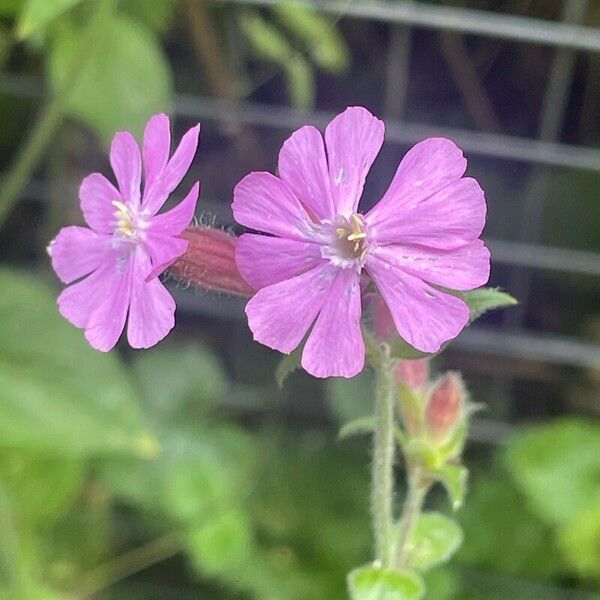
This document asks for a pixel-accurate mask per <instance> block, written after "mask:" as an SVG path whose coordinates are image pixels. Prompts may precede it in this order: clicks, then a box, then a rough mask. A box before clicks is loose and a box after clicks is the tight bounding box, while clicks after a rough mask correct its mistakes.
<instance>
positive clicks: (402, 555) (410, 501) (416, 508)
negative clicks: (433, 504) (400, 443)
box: [395, 465, 429, 569]
mask: <svg viewBox="0 0 600 600" xmlns="http://www.w3.org/2000/svg"><path fill="white" fill-rule="evenodd" d="M407 469H408V491H407V493H406V500H405V501H404V507H403V509H402V516H401V518H400V533H399V535H398V542H397V544H396V560H395V566H396V567H397V568H398V569H402V568H405V567H406V566H407V562H408V559H409V557H410V541H411V539H412V537H413V534H414V531H415V527H416V525H417V523H418V521H419V517H420V515H421V511H422V510H423V502H424V500H425V496H426V495H427V491H428V490H429V485H428V484H427V483H425V482H424V481H423V477H422V473H421V468H420V467H417V466H414V467H413V466H411V465H408V466H407Z"/></svg>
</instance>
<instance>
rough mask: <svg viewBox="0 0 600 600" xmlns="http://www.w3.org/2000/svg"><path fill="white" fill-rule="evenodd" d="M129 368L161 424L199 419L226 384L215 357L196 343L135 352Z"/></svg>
mask: <svg viewBox="0 0 600 600" xmlns="http://www.w3.org/2000/svg"><path fill="white" fill-rule="evenodd" d="M133 371H134V373H135V374H136V376H137V379H138V382H139V386H140V387H141V389H142V392H143V398H144V400H145V402H146V404H147V405H148V408H149V411H150V413H151V414H152V415H153V417H155V418H157V419H160V420H161V422H163V423H165V422H166V420H171V421H172V420H176V419H184V420H186V421H187V420H188V419H190V418H191V417H195V418H201V417H202V416H203V415H205V414H206V412H207V411H208V410H209V409H211V408H213V407H214V406H215V405H216V404H217V403H218V402H219V401H220V400H221V399H222V397H223V396H224V395H225V392H226V390H227V387H228V381H227V376H226V375H225V372H224V370H223V367H222V366H221V364H220V363H219V361H218V360H217V358H216V356H215V355H214V354H213V352H211V350H210V349H209V348H208V347H207V346H204V345H203V344H201V343H199V342H196V343H193V344H192V343H188V344H186V345H183V346H177V347H172V346H170V345H161V346H157V347H155V348H152V349H150V350H146V351H145V352H143V353H140V354H138V355H137V357H136V360H135V362H134V365H133Z"/></svg>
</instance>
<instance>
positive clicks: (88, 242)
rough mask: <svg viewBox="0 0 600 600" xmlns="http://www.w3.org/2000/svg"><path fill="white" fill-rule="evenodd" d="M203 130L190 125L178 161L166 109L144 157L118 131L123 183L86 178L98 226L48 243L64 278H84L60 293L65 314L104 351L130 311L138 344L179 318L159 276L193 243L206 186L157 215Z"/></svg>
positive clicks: (130, 335) (116, 155) (82, 191)
mask: <svg viewBox="0 0 600 600" xmlns="http://www.w3.org/2000/svg"><path fill="white" fill-rule="evenodd" d="M199 133H200V125H197V126H196V127H193V128H192V129H190V130H189V131H188V132H187V133H186V134H185V135H184V136H183V138H182V140H181V143H180V144H179V147H178V148H177V150H176V151H175V153H174V154H173V156H172V157H171V158H170V159H169V151H170V145H171V133H170V128H169V118H168V117H167V116H166V115H163V114H161V115H155V116H154V117H152V118H151V119H150V120H149V121H148V124H147V125H146V131H145V132H144V143H143V147H142V152H141V155H140V149H139V147H138V145H137V142H136V141H135V139H134V137H133V136H132V135H131V133H129V132H119V133H117V134H116V135H115V137H114V139H113V141H112V146H111V149H110V164H111V166H112V169H113V171H114V174H115V178H116V180H117V185H118V188H117V187H115V186H113V184H112V183H110V181H108V179H106V178H105V177H104V176H103V175H101V174H100V173H92V174H91V175H89V176H88V177H86V178H85V179H84V180H83V181H82V183H81V187H80V188H79V198H80V200H81V210H82V211H83V216H84V218H85V220H86V222H87V224H88V225H89V226H90V228H89V229H88V228H87V227H65V228H64V229H61V231H60V232H59V234H58V236H57V237H56V238H55V239H54V240H53V241H52V242H51V243H50V246H49V247H48V252H49V254H50V256H51V258H52V267H53V268H54V270H55V271H56V274H57V275H58V276H59V277H60V279H61V280H62V281H63V282H64V283H73V282H74V281H76V280H79V281H77V283H73V285H70V286H69V287H67V288H66V289H65V290H64V291H63V292H62V294H60V296H59V297H58V306H59V310H60V313H61V314H62V315H63V316H64V317H65V318H66V319H68V320H69V321H70V322H71V323H73V325H75V326H76V327H80V328H82V329H85V337H86V338H87V340H88V341H89V343H90V344H91V345H92V346H93V347H94V348H96V349H98V350H102V351H103V352H107V351H108V350H110V349H111V348H112V347H113V346H114V345H115V344H116V343H117V340H118V339H119V336H120V335H121V333H122V332H123V329H124V327H125V319H126V318H127V315H128V314H129V320H128V323H127V339H128V340H129V343H130V344H131V346H133V347H134V348H148V347H150V346H153V345H154V344H156V343H157V342H159V341H160V340H162V339H163V338H164V337H165V336H166V335H167V333H169V331H170V330H171V329H172V328H173V326H174V324H175V317H174V315H175V301H174V300H173V298H172V297H171V294H169V292H168V291H167V290H166V288H165V287H164V286H163V285H162V283H161V282H160V281H159V280H158V278H157V275H159V274H160V273H161V272H162V271H164V270H165V269H166V268H167V267H168V266H169V265H170V264H171V263H172V262H173V261H174V260H175V259H176V258H177V257H179V256H181V255H182V254H183V253H184V252H185V250H186V248H187V244H188V243H187V241H185V240H183V239H181V238H179V237H178V236H179V234H180V233H181V232H182V231H183V230H184V229H185V228H186V227H187V226H188V225H189V223H190V221H191V220H192V218H193V216H194V210H195V208H196V201H197V200H198V190H199V184H198V183H195V184H194V186H193V187H192V189H191V191H190V192H189V194H188V195H187V196H186V198H185V199H184V200H183V201H182V202H181V203H180V204H179V205H178V206H176V207H175V208H173V209H172V210H170V211H168V212H165V213H162V214H156V213H157V212H158V211H159V209H160V208H161V207H162V206H163V204H164V203H165V202H166V201H167V198H168V197H169V194H171V192H172V191H173V190H174V189H175V188H176V187H177V186H178V185H179V183H180V182H181V180H182V179H183V177H184V175H185V174H186V173H187V170H188V169H189V167H190V164H191V162H192V159H193V158H194V154H195V153H196V148H197V146H198V135H199ZM142 158H143V168H144V191H143V194H140V185H141V179H142Z"/></svg>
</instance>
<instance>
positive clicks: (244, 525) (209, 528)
mask: <svg viewBox="0 0 600 600" xmlns="http://www.w3.org/2000/svg"><path fill="white" fill-rule="evenodd" d="M186 537H187V548H188V552H189V553H190V556H191V558H192V561H193V563H194V564H195V565H196V566H197V567H198V568H199V569H200V570H202V571H203V572H204V573H206V574H208V575H212V576H214V575H223V574H225V575H226V576H227V578H228V579H233V580H235V579H236V574H235V573H236V571H237V570H239V569H240V567H242V566H243V565H244V563H245V562H246V561H247V560H248V559H249V558H250V556H251V549H252V535H251V528H250V523H249V520H248V514H247V512H244V511H242V510H239V509H238V510H228V511H224V512H222V513H219V514H217V515H213V516H208V518H205V519H203V520H202V521H201V522H199V523H198V524H197V525H196V526H192V528H191V530H190V531H189V533H188V534H187V536H186Z"/></svg>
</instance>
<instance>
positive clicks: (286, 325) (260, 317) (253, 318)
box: [246, 263, 337, 354]
mask: <svg viewBox="0 0 600 600" xmlns="http://www.w3.org/2000/svg"><path fill="white" fill-rule="evenodd" d="M336 273H337V269H336V268H335V267H332V266H331V265H330V264H329V263H322V264H321V265H319V266H318V267H315V268H314V269H312V270H311V271H307V272H306V273H302V275H298V276H297V277H293V278H292V279H287V280H285V281H281V282H280V283H275V284H273V285H270V286H268V287H265V288H262V289H261V290H259V291H258V292H256V294H255V295H254V297H253V298H252V299H251V300H250V301H249V302H248V304H247V305H246V315H247V316H248V325H249V326H250V329H251V330H252V333H253V334H254V339H255V340H256V341H257V342H260V343H261V344H264V345H265V346H269V348H273V349H275V350H279V351H280V352H284V353H286V354H287V353H289V352H291V351H292V350H293V349H294V348H295V347H296V346H297V345H298V344H299V343H300V342H301V341H302V339H303V338H304V336H305V335H306V332H307V331H308V328H309V327H310V326H311V325H312V323H313V321H314V320H315V319H316V317H317V314H318V313H319V311H320V310H321V306H322V305H323V302H324V301H325V298H326V297H327V294H328V291H329V288H330V286H331V284H332V282H333V280H334V278H335V275H336Z"/></svg>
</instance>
